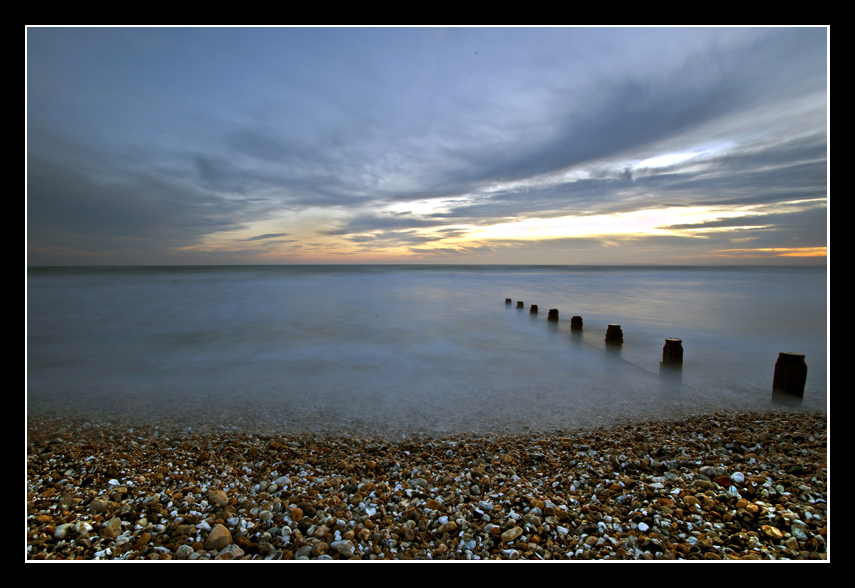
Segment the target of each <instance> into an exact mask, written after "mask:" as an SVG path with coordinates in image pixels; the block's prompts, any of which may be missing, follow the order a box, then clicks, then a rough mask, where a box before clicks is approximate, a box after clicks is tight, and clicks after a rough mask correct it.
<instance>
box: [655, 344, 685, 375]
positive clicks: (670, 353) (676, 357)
mask: <svg viewBox="0 0 855 588" xmlns="http://www.w3.org/2000/svg"><path fill="white" fill-rule="evenodd" d="M682 374H683V340H682V339H676V338H671V339H665V347H663V348H662V361H661V362H659V375H660V376H662V377H665V378H669V379H674V380H680V379H682Z"/></svg>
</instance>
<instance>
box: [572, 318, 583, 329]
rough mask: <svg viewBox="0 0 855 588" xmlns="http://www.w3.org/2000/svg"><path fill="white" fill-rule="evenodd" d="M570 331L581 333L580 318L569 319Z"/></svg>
mask: <svg viewBox="0 0 855 588" xmlns="http://www.w3.org/2000/svg"><path fill="white" fill-rule="evenodd" d="M570 329H571V330H573V331H581V330H582V317H581V316H578V315H577V316H574V317H573V318H571V319H570Z"/></svg>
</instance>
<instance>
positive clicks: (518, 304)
mask: <svg viewBox="0 0 855 588" xmlns="http://www.w3.org/2000/svg"><path fill="white" fill-rule="evenodd" d="M517 308H525V304H523V301H522V300H517Z"/></svg>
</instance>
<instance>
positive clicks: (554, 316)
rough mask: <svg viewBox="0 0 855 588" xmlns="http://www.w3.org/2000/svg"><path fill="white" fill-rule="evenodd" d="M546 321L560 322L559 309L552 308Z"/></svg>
mask: <svg viewBox="0 0 855 588" xmlns="http://www.w3.org/2000/svg"><path fill="white" fill-rule="evenodd" d="M546 319H547V320H550V321H557V320H558V309H557V308H550V309H549V316H547V317H546Z"/></svg>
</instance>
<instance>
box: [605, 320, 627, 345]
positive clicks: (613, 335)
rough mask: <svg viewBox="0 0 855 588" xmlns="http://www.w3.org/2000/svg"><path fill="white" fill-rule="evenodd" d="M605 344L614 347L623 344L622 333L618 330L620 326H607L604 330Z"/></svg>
mask: <svg viewBox="0 0 855 588" xmlns="http://www.w3.org/2000/svg"><path fill="white" fill-rule="evenodd" d="M606 343H610V344H615V345H619V344H621V343H623V331H621V330H620V325H609V328H608V329H606Z"/></svg>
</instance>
